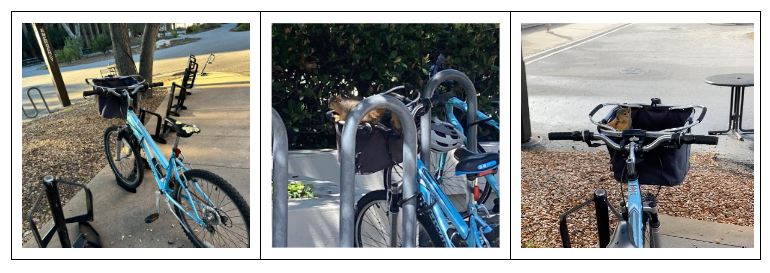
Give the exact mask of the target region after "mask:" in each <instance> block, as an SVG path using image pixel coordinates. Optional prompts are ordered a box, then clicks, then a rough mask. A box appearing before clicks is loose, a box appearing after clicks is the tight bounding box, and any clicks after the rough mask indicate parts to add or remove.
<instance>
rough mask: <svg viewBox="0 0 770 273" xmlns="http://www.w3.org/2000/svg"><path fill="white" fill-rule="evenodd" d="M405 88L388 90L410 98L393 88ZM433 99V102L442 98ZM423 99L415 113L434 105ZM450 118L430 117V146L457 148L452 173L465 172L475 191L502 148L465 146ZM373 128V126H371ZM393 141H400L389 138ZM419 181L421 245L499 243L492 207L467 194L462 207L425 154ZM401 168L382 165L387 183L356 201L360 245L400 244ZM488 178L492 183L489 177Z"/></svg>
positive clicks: (489, 173) (444, 149) (419, 165)
mask: <svg viewBox="0 0 770 273" xmlns="http://www.w3.org/2000/svg"><path fill="white" fill-rule="evenodd" d="M399 89H404V87H403V86H399V87H396V88H393V89H391V90H388V91H386V92H384V93H385V94H390V95H392V96H395V97H396V98H399V99H401V100H405V98H404V97H403V96H401V95H399V94H396V93H394V91H396V90H399ZM437 99H438V98H436V99H433V100H431V101H432V102H431V104H433V105H435V104H437V102H436V101H435V100H437ZM419 101H421V100H419V99H417V100H413V101H411V102H409V103H407V107H410V108H411V109H413V110H412V113H413V116H415V117H419V116H421V113H420V111H421V109H429V108H430V107H428V106H425V105H423V104H420V103H419ZM362 127H365V128H379V130H383V131H386V132H388V133H389V134H391V135H393V134H394V133H393V132H392V129H389V128H387V127H386V126H380V125H363V126H362ZM458 128H460V127H457V126H455V125H453V124H451V123H448V122H444V121H441V120H438V119H434V120H433V121H432V122H431V143H430V147H431V150H432V151H434V152H436V153H444V154H446V153H447V152H449V151H452V152H453V158H454V159H455V160H456V161H457V164H456V165H455V167H454V172H453V174H454V175H455V176H458V177H465V182H464V185H465V186H466V188H465V191H464V192H465V193H466V194H467V193H470V192H473V189H474V188H476V189H477V187H478V182H477V178H479V177H493V176H494V173H495V172H496V171H497V166H498V164H499V155H498V154H497V153H474V152H471V151H469V150H467V149H465V148H463V147H462V146H463V145H464V144H465V137H464V135H463V134H462V133H461V131H460V130H459V129H458ZM370 130H371V129H370ZM390 146H391V147H394V146H396V147H397V145H394V144H390ZM417 173H418V182H419V193H420V194H418V196H417V197H415V198H418V214H417V220H418V222H419V226H420V228H419V232H418V245H419V246H422V247H494V246H499V229H495V228H493V225H495V224H496V223H495V224H493V225H490V224H489V223H488V222H487V221H488V220H490V219H492V217H490V216H491V215H492V213H490V212H489V210H488V209H487V208H486V207H485V206H484V205H483V204H482V203H477V202H476V201H477V200H478V199H477V198H473V197H472V196H466V201H467V203H466V204H465V205H464V206H463V207H465V208H466V209H465V210H464V211H460V210H459V209H458V208H457V207H460V206H455V205H454V203H453V202H452V200H451V199H450V197H449V196H448V195H447V194H446V193H445V192H444V190H443V189H442V183H441V182H439V180H437V179H436V176H434V174H433V173H432V172H431V171H430V170H429V169H428V168H427V167H426V166H425V164H424V163H423V162H422V160H419V159H418V160H417ZM401 174H402V172H401V171H400V166H398V165H394V166H391V167H388V168H386V169H385V170H384V171H383V178H384V179H383V181H384V184H385V189H383V190H376V191H372V192H369V193H367V194H366V195H364V196H363V197H361V199H359V200H358V202H357V203H356V221H355V222H356V224H355V230H354V232H355V234H354V244H355V246H357V247H397V246H398V243H399V242H400V238H399V235H398V234H395V235H394V234H391V230H395V229H394V227H396V225H397V223H398V222H399V221H400V220H399V217H400V214H399V208H400V206H401V204H402V203H403V202H404V201H403V200H404V199H403V196H402V195H401V193H400V192H401V188H400V187H401V181H402V180H403V179H402V175H401ZM488 184H489V183H488Z"/></svg>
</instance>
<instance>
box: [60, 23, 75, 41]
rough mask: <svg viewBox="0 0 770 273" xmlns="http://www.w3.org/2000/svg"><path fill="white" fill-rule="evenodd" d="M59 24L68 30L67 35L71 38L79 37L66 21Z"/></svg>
mask: <svg viewBox="0 0 770 273" xmlns="http://www.w3.org/2000/svg"><path fill="white" fill-rule="evenodd" d="M59 25H61V26H62V28H63V29H64V31H65V32H67V36H70V38H76V37H77V36H75V33H74V32H72V29H70V26H69V25H67V24H66V23H61V24H59Z"/></svg>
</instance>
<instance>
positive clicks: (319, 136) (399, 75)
mask: <svg viewBox="0 0 770 273" xmlns="http://www.w3.org/2000/svg"><path fill="white" fill-rule="evenodd" d="M499 30H500V29H499V25H497V24H274V25H273V30H272V36H273V37H272V39H273V41H272V42H273V48H272V64H273V67H272V92H273V102H272V105H273V107H274V108H275V109H276V110H277V111H278V113H279V114H280V115H281V117H282V118H283V120H284V123H285V124H286V129H287V131H288V135H289V147H290V148H292V149H304V148H330V147H335V142H334V130H333V128H332V127H331V124H330V123H329V122H328V121H327V120H326V119H325V118H324V114H325V113H326V111H328V107H327V100H328V98H329V97H330V96H332V95H336V94H343V95H348V96H350V95H351V94H352V92H351V91H353V90H356V91H357V93H358V97H359V98H361V97H367V96H370V95H373V94H376V93H379V92H382V91H385V90H387V89H390V88H392V87H394V86H397V85H401V84H405V83H406V84H409V85H412V86H415V87H418V88H422V87H423V86H424V84H425V83H426V82H427V74H428V68H429V66H430V64H431V63H432V62H431V60H433V59H435V56H436V55H438V54H437V53H438V52H440V53H443V54H444V55H445V56H446V66H447V67H448V68H453V69H457V70H460V71H462V72H464V73H466V74H467V75H468V77H470V79H471V80H472V81H473V83H474V85H475V87H476V91H477V92H478V93H479V94H480V96H479V98H478V101H479V108H480V109H481V110H482V111H485V112H487V113H493V115H494V116H495V117H497V116H498V109H497V107H496V105H493V103H491V102H492V101H497V100H498V97H499V84H500V75H499V61H500V60H499V54H500V50H499V48H500V46H499ZM459 93H461V92H458V94H459ZM493 138H497V136H496V134H495V136H493Z"/></svg>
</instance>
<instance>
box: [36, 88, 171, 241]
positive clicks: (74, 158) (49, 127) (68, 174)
mask: <svg viewBox="0 0 770 273" xmlns="http://www.w3.org/2000/svg"><path fill="white" fill-rule="evenodd" d="M167 92H168V91H167V89H166V88H156V89H155V90H153V93H152V96H149V97H148V98H145V99H143V100H141V101H140V102H141V107H144V108H147V109H153V110H155V109H156V108H157V107H158V105H160V103H161V102H162V101H163V99H164V97H165V96H167ZM120 122H121V120H120V119H104V118H102V117H101V116H99V114H98V112H97V107H96V103H95V100H94V99H90V98H89V99H85V100H84V101H82V102H80V103H77V104H73V105H71V106H69V107H67V108H64V109H60V110H58V111H56V112H54V113H51V114H49V115H46V116H43V117H40V118H37V119H35V120H31V121H27V122H25V123H24V124H23V125H22V167H21V168H22V209H23V213H22V214H23V217H24V220H23V221H22V222H23V237H24V238H25V239H29V237H31V236H29V234H30V231H29V227H28V222H27V221H26V217H27V215H28V214H29V211H30V208H31V207H32V205H33V202H34V201H35V200H36V198H37V197H38V196H39V195H40V194H43V193H44V190H43V187H42V186H41V185H40V181H41V180H42V178H43V177H44V176H45V175H53V176H55V177H57V178H58V179H61V180H66V181H72V182H79V183H83V184H87V183H88V182H89V181H90V180H91V178H93V177H94V176H95V175H96V174H97V173H98V172H99V171H100V170H101V169H102V168H104V167H105V166H107V161H106V159H105V155H104V140H103V134H104V129H106V128H107V127H109V126H110V125H113V124H119V123H120ZM78 190H79V188H74V187H67V186H60V187H59V191H60V194H61V200H62V202H63V203H64V204H66V202H67V201H69V200H70V199H71V198H72V197H73V196H75V194H76V193H77V192H78ZM43 198H45V197H43ZM40 206H41V207H42V208H43V209H44V211H43V212H38V213H35V214H34V215H33V219H34V220H35V222H37V223H38V228H40V225H41V224H43V223H45V222H47V221H48V220H49V219H50V218H51V216H50V213H48V212H47V211H48V204H47V203H46V201H45V200H42V201H41V204H40Z"/></svg>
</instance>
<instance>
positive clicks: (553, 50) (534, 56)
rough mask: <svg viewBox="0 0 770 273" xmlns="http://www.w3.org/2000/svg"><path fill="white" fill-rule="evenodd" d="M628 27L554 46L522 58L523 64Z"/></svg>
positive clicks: (622, 26) (621, 26)
mask: <svg viewBox="0 0 770 273" xmlns="http://www.w3.org/2000/svg"><path fill="white" fill-rule="evenodd" d="M630 25H631V24H630V23H629V24H622V25H619V26H616V27H613V28H611V29H608V30H605V31H601V32H598V33H594V34H592V35H590V36H588V37H585V38H583V39H580V40H576V41H573V42H570V43H566V44H563V45H559V46H556V47H554V48H550V49H546V50H544V51H541V52H538V53H535V54H532V55H530V56H527V57H524V64H525V65H528V64H530V63H533V62H535V61H538V60H540V59H542V58H545V57H548V56H551V55H555V54H557V53H559V52H561V51H563V50H566V49H567V48H569V47H573V46H577V45H580V44H582V43H586V42H589V41H591V40H594V39H597V38H599V37H601V36H604V35H606V34H609V33H612V32H615V31H618V30H620V29H623V28H625V27H628V26H630Z"/></svg>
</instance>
